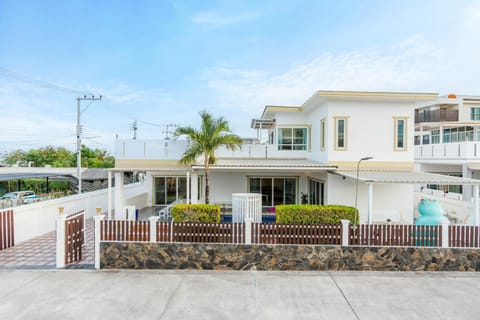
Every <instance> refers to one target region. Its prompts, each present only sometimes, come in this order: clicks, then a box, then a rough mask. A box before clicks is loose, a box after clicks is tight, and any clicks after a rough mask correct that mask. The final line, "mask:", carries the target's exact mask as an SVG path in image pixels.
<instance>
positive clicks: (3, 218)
mask: <svg viewBox="0 0 480 320" xmlns="http://www.w3.org/2000/svg"><path fill="white" fill-rule="evenodd" d="M14 230H15V229H14V226H13V210H11V209H10V210H2V211H0V250H3V249H7V248H10V247H13V246H14V245H15V237H14Z"/></svg>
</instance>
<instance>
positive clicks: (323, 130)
mask: <svg viewBox="0 0 480 320" xmlns="http://www.w3.org/2000/svg"><path fill="white" fill-rule="evenodd" d="M326 145H327V122H326V119H325V118H323V119H321V120H320V151H325V148H326Z"/></svg>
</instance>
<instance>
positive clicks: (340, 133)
mask: <svg viewBox="0 0 480 320" xmlns="http://www.w3.org/2000/svg"><path fill="white" fill-rule="evenodd" d="M334 119H335V150H347V132H348V130H347V128H348V118H347V117H335V118H334Z"/></svg>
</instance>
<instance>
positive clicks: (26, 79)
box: [0, 67, 92, 95]
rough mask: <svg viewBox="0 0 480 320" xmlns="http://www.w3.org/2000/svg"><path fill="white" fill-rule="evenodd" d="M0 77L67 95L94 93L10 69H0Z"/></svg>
mask: <svg viewBox="0 0 480 320" xmlns="http://www.w3.org/2000/svg"><path fill="white" fill-rule="evenodd" d="M0 75H3V76H5V77H9V78H13V79H17V80H20V81H22V82H26V83H29V84H32V85H36V86H38V87H43V88H46V89H52V90H57V91H62V92H67V93H74V94H81V95H85V94H86V95H92V93H90V92H88V91H81V90H77V89H71V88H68V87H64V86H60V85H58V84H55V83H52V82H49V81H45V80H41V79H38V78H33V77H31V76H28V75H26V74H22V73H19V72H16V71H13V70H9V69H6V68H2V67H0Z"/></svg>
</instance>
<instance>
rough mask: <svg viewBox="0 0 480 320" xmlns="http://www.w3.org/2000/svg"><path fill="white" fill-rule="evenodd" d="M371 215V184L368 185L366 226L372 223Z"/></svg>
mask: <svg viewBox="0 0 480 320" xmlns="http://www.w3.org/2000/svg"><path fill="white" fill-rule="evenodd" d="M372 215H373V184H371V183H370V184H369V185H368V224H371V223H372Z"/></svg>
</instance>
